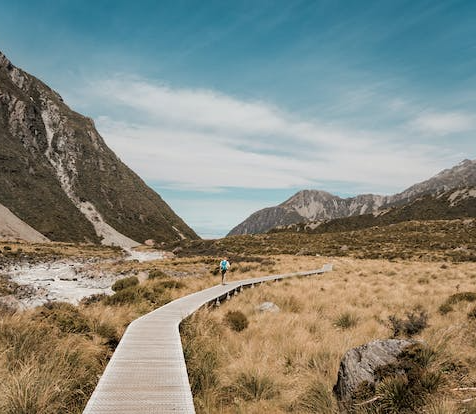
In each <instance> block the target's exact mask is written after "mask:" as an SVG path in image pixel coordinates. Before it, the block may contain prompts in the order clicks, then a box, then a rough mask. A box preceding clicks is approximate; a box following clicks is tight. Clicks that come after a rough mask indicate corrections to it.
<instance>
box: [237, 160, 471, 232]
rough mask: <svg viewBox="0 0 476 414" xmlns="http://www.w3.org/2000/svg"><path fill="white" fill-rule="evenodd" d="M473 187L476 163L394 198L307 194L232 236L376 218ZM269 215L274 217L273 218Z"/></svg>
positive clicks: (241, 226) (241, 227)
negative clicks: (420, 200) (421, 199)
mask: <svg viewBox="0 0 476 414" xmlns="http://www.w3.org/2000/svg"><path fill="white" fill-rule="evenodd" d="M473 186H476V160H475V161H470V160H464V161H462V162H461V163H460V164H458V165H456V166H455V167H453V168H451V169H447V170H444V171H442V172H440V173H439V174H437V175H436V176H434V177H432V178H430V179H429V180H426V181H423V182H421V183H418V184H415V185H413V186H411V187H410V188H408V189H407V190H405V191H403V192H401V193H399V194H395V195H393V196H380V195H374V194H363V195H358V196H356V197H351V198H340V197H338V196H335V195H332V194H330V193H327V192H325V191H318V190H303V191H299V192H298V193H296V194H295V195H293V196H292V197H291V198H290V199H288V200H286V201H285V202H284V203H282V204H280V205H279V206H277V207H270V208H267V209H263V210H259V211H257V212H256V213H253V214H252V215H251V216H250V217H248V218H247V219H246V220H245V221H244V222H242V223H241V224H239V225H238V226H236V227H235V228H234V229H232V230H231V231H230V233H229V235H230V236H231V235H237V234H250V233H265V232H267V231H268V230H271V229H273V228H275V227H278V226H289V225H291V224H298V223H313V224H312V227H315V226H317V225H318V224H319V223H321V222H323V221H328V220H335V219H341V218H345V217H353V216H360V215H367V214H373V213H376V212H378V211H380V210H381V209H388V208H390V207H394V206H402V205H405V204H407V203H410V202H412V201H413V200H415V199H417V198H419V197H422V196H425V195H435V194H438V193H441V192H447V191H449V190H451V189H455V188H469V187H473ZM269 211H273V212H274V214H272V215H271V214H269Z"/></svg>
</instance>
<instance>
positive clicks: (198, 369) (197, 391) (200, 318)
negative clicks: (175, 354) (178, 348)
mask: <svg viewBox="0 0 476 414" xmlns="http://www.w3.org/2000/svg"><path fill="white" fill-rule="evenodd" d="M180 333H181V336H182V343H183V351H184V355H185V359H186V361H187V371H188V375H189V378H190V386H191V388H192V392H193V394H194V396H196V397H197V396H198V399H199V400H200V395H204V394H206V392H208V391H209V390H210V389H216V387H217V386H218V384H219V381H218V373H217V369H218V368H219V367H220V358H219V347H218V346H217V345H218V338H219V337H220V336H222V334H223V326H222V325H221V324H219V323H218V322H217V321H216V320H215V319H214V318H212V317H210V316H209V315H208V314H207V312H206V311H199V312H197V313H196V314H194V315H192V316H190V317H189V318H187V319H186V320H184V321H183V322H182V323H181V324H180ZM202 404H203V403H202Z"/></svg>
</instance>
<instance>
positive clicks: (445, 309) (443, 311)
mask: <svg viewBox="0 0 476 414" xmlns="http://www.w3.org/2000/svg"><path fill="white" fill-rule="evenodd" d="M438 311H439V312H440V313H441V314H442V315H446V314H447V313H450V312H452V311H453V306H451V305H450V304H449V303H448V302H445V303H442V304H441V305H440V307H439V308H438Z"/></svg>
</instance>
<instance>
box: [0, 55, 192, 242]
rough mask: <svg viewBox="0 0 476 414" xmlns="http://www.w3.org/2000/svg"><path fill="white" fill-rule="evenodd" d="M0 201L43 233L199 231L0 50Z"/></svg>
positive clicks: (131, 238) (104, 237) (159, 235)
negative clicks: (181, 217)
mask: <svg viewBox="0 0 476 414" xmlns="http://www.w3.org/2000/svg"><path fill="white" fill-rule="evenodd" d="M0 143H1V145H0V203H2V204H3V205H4V206H5V207H7V208H8V209H9V210H11V212H12V213H13V214H15V215H16V216H17V217H19V218H20V219H21V220H23V221H24V222H26V223H27V224H29V225H30V226H32V227H33V228H34V229H36V230H37V231H39V232H40V233H42V234H43V235H45V236H46V237H48V238H49V239H50V240H59V241H89V242H102V243H104V244H115V245H121V246H124V247H131V246H133V245H136V244H137V243H138V242H139V243H140V242H143V241H144V240H146V239H155V240H157V241H172V240H179V239H181V238H183V237H186V238H197V235H196V234H195V233H194V231H193V230H192V229H190V228H189V227H188V226H187V225H186V224H185V223H184V222H183V221H182V220H181V219H180V218H179V217H178V216H177V215H176V214H175V213H174V212H173V211H172V210H171V208H170V207H169V206H168V205H167V204H166V203H165V202H164V201H163V200H162V199H161V198H160V196H159V195H158V194H156V193H155V192H154V191H153V190H151V189H150V188H149V187H147V185H146V184H145V183H144V182H143V181H142V180H141V179H140V178H139V177H138V176H137V175H136V174H135V173H134V172H133V171H131V170H130V169H129V168H128V167H127V166H126V165H124V164H123V163H122V162H121V161H120V160H119V159H118V158H117V157H116V155H115V154H114V153H113V152H112V151H111V150H110V149H109V148H108V147H107V145H106V144H105V142H104V140H103V139H102V137H101V136H100V135H99V133H98V132H97V131H96V128H95V126H94V123H93V121H92V120H91V119H89V118H86V117H84V116H82V115H80V114H78V113H76V112H74V111H72V110H71V109H70V108H69V107H68V106H67V105H66V104H65V103H64V102H63V100H62V98H61V97H60V96H59V95H58V94H57V93H56V92H54V91H53V90H51V89H50V88H49V87H48V86H46V85H45V84H44V83H42V82H41V81H39V80H38V79H36V78H35V77H33V76H31V75H29V74H27V73H25V72H23V71H22V70H20V69H18V68H16V67H15V66H13V65H12V64H11V62H10V61H9V60H8V59H7V58H6V57H5V56H4V55H3V54H1V53H0Z"/></svg>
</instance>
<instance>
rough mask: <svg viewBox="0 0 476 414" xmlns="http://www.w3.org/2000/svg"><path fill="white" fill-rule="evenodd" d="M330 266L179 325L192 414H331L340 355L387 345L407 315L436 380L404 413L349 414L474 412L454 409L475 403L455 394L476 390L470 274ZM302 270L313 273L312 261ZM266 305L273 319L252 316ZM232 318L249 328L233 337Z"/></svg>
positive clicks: (419, 267) (344, 262)
mask: <svg viewBox="0 0 476 414" xmlns="http://www.w3.org/2000/svg"><path fill="white" fill-rule="evenodd" d="M332 261H333V262H334V264H335V271H334V272H332V273H327V274H325V275H322V276H316V277H311V278H305V279H304V278H301V279H292V280H288V281H285V282H279V283H274V284H268V285H262V286H261V287H259V288H255V289H249V290H246V291H245V292H244V293H242V294H241V295H240V296H238V297H236V298H233V299H232V300H230V301H228V302H226V303H224V304H222V306H220V308H218V309H213V310H210V309H207V310H203V311H200V312H199V313H197V314H196V315H194V316H193V317H192V318H191V319H190V320H189V321H187V322H186V323H185V324H184V326H183V327H182V330H183V340H184V345H185V350H186V357H187V366H188V368H189V374H190V379H191V383H192V385H193V390H194V394H195V402H196V407H197V410H198V412H199V413H250V414H252V413H264V412H266V413H288V412H293V413H335V412H337V406H336V401H335V399H334V396H333V394H332V387H333V385H334V384H335V382H336V377H337V372H338V368H339V362H340V360H341V358H342V356H343V354H344V353H345V352H346V351H347V350H348V349H350V348H352V347H355V346H358V345H361V344H363V343H366V342H368V341H371V340H373V339H385V338H390V337H393V336H394V335H395V332H394V327H395V324H392V323H391V321H390V319H391V318H394V319H393V320H394V321H395V320H397V321H403V323H404V324H403V326H405V321H407V317H408V315H409V314H412V313H413V315H416V316H417V317H419V316H421V315H425V314H426V315H427V316H428V319H427V322H426V324H425V323H424V324H423V325H427V326H426V327H425V328H424V329H423V330H422V331H421V332H420V333H418V334H416V335H414V337H415V338H416V339H421V340H423V341H425V343H426V344H427V346H428V352H429V353H430V355H431V357H429V360H430V361H429V366H428V367H427V368H428V370H429V372H430V373H431V374H432V375H433V376H434V377H436V378H437V381H436V383H435V384H433V388H432V389H431V392H428V395H424V396H422V397H424V398H423V401H420V402H418V403H415V404H413V402H410V403H409V404H410V409H409V410H407V409H404V408H402V406H401V405H400V406H399V405H398V401H396V402H394V405H393V406H392V404H390V405H389V404H388V403H387V405H386V408H383V407H382V406H381V405H379V404H378V403H376V404H374V405H373V406H372V407H365V406H363V407H362V408H361V409H360V411H356V412H375V413H377V412H382V413H387V412H388V413H397V412H422V413H424V412H427V413H456V412H461V413H475V412H476V405H475V404H474V403H473V402H472V401H468V402H466V403H460V401H462V400H466V399H471V398H473V397H476V392H475V390H466V391H455V390H454V389H455V388H463V387H475V386H476V329H475V328H476V319H475V311H474V309H475V306H476V295H474V297H473V296H472V295H464V294H463V293H464V292H476V265H475V264H447V263H438V262H433V263H428V262H403V261H401V262H388V261H384V260H358V259H350V258H334V259H332ZM283 262H287V263H289V262H290V263H292V262H293V260H292V259H291V258H289V257H288V258H283ZM301 263H304V264H303V266H304V267H308V268H309V267H313V265H314V263H315V259H313V260H310V261H309V262H307V261H306V260H303V261H301ZM458 293H459V295H457V296H456V298H460V299H463V300H460V301H458V300H452V301H450V302H454V305H452V308H453V309H452V310H448V309H445V307H442V306H441V305H442V304H445V303H446V302H447V301H448V298H450V297H452V295H454V294H458ZM453 298H455V296H453ZM465 299H467V300H465ZM472 300H475V301H474V302H473V301H472ZM266 301H271V302H273V303H275V304H276V305H278V306H279V308H280V312H278V313H270V312H260V311H259V310H257V307H258V306H259V305H260V304H261V303H263V302H266ZM236 311H240V312H242V313H243V314H244V315H245V317H246V320H247V321H248V326H247V327H246V328H244V329H243V330H241V331H237V330H236V326H235V324H234V322H233V320H231V321H230V320H229V319H230V318H229V312H236ZM227 315H228V316H227ZM238 326H239V327H240V328H241V327H242V325H240V324H239V322H238ZM398 336H403V337H405V336H408V333H406V332H405V330H403V332H400V333H399V334H398ZM387 392H388V390H387ZM390 396H391V397H392V398H396V397H395V395H393V394H391V395H390ZM387 397H388V396H387ZM407 397H408V395H407V396H405V395H404V396H403V397H402V398H407ZM382 398H383V397H382ZM390 400H391V401H392V399H390ZM387 402H388V398H387ZM399 407H400V408H399Z"/></svg>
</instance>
